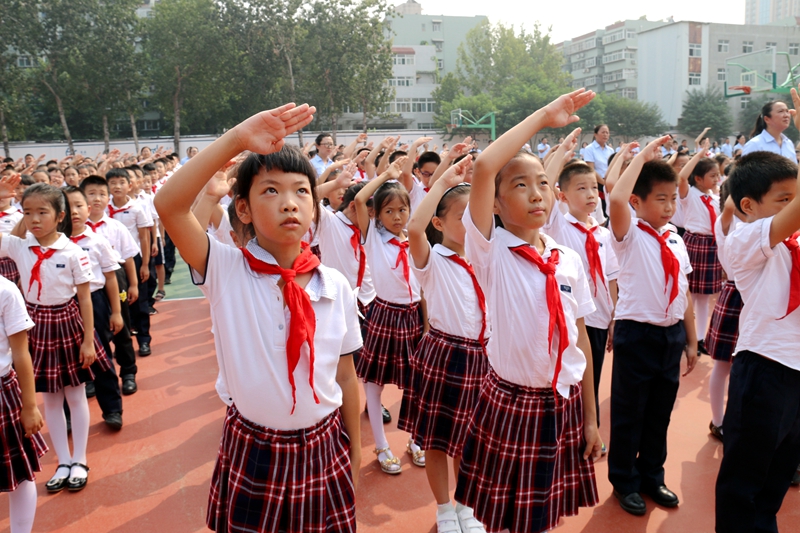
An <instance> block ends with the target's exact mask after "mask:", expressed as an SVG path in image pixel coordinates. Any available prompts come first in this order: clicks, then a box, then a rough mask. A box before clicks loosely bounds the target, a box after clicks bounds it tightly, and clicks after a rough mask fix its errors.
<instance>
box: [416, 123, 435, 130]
mask: <svg viewBox="0 0 800 533" xmlns="http://www.w3.org/2000/svg"><path fill="white" fill-rule="evenodd" d="M417 129H418V130H435V129H436V124H434V123H433V122H417Z"/></svg>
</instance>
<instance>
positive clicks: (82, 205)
mask: <svg viewBox="0 0 800 533" xmlns="http://www.w3.org/2000/svg"><path fill="white" fill-rule="evenodd" d="M67 200H69V210H70V215H71V216H72V227H73V229H74V228H79V227H81V226H83V225H84V224H86V219H88V218H89V205H88V204H87V203H86V198H84V197H83V194H81V193H79V192H73V193H70V194H68V195H67Z"/></svg>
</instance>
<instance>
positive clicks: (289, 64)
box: [283, 48, 305, 148]
mask: <svg viewBox="0 0 800 533" xmlns="http://www.w3.org/2000/svg"><path fill="white" fill-rule="evenodd" d="M283 56H284V57H285V58H286V66H287V67H288V69H289V88H290V90H291V92H292V102H296V101H297V94H296V93H295V85H294V69H293V68H292V58H291V57H290V56H289V54H288V53H286V49H285V48H284V50H283ZM297 139H298V145H299V146H300V148H302V147H303V145H304V144H305V142H304V141H303V130H298V131H297Z"/></svg>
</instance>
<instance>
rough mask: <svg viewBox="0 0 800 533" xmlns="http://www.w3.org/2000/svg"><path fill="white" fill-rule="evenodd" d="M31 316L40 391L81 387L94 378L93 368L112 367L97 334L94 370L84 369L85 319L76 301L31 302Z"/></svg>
mask: <svg viewBox="0 0 800 533" xmlns="http://www.w3.org/2000/svg"><path fill="white" fill-rule="evenodd" d="M27 307H28V314H29V315H30V317H31V320H33V323H34V324H36V325H35V326H33V328H32V329H31V330H30V331H29V332H28V342H29V344H30V351H31V358H32V359H33V375H34V378H35V379H36V392H58V391H59V390H61V389H62V388H64V387H66V386H72V387H77V386H78V385H80V384H81V383H86V382H87V381H91V380H93V379H94V372H93V371H92V368H94V369H95V370H97V371H98V372H100V371H106V370H108V369H110V368H111V363H110V362H109V360H108V356H107V355H106V351H105V350H104V349H103V345H102V344H101V343H100V339H99V338H98V336H97V333H96V332H92V333H93V335H94V350H95V352H96V353H97V359H96V361H95V363H94V364H93V365H92V368H81V362H80V359H81V344H83V330H84V328H83V319H82V318H81V313H80V309H79V307H78V304H77V303H76V302H75V300H74V299H70V300H69V301H68V302H67V303H65V304H62V305H36V304H31V303H27Z"/></svg>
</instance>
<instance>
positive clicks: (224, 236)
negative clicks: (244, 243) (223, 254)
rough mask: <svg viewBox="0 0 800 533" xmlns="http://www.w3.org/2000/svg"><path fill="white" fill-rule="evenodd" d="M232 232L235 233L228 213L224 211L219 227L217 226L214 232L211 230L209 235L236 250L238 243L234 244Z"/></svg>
mask: <svg viewBox="0 0 800 533" xmlns="http://www.w3.org/2000/svg"><path fill="white" fill-rule="evenodd" d="M232 231H233V226H231V221H230V219H229V218H228V211H227V210H226V209H223V210H222V217H221V218H220V220H219V226H217V227H216V228H214V229H213V230H209V232H208V234H209V235H211V236H212V237H214V238H215V239H217V240H218V241H219V242H221V243H222V244H225V245H227V246H232V247H234V248H236V243H235V242H233V237H231V232H232Z"/></svg>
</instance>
